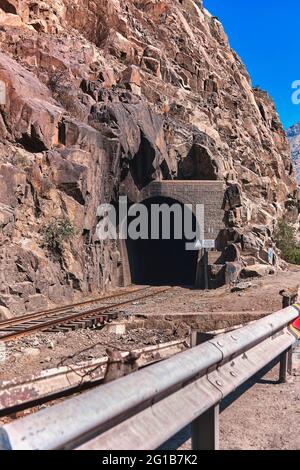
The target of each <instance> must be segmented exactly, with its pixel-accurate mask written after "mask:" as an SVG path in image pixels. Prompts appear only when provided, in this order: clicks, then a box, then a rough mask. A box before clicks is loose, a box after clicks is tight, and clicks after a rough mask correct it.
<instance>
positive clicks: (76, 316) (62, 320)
mask: <svg viewBox="0 0 300 470" xmlns="http://www.w3.org/2000/svg"><path fill="white" fill-rule="evenodd" d="M170 289H171V288H170V287H168V288H164V289H161V290H159V291H155V292H151V294H147V295H143V296H140V297H136V298H134V299H130V300H126V301H125V302H119V303H115V304H111V305H106V306H102V307H97V308H95V309H92V310H89V311H87V312H80V313H72V314H70V315H68V314H66V316H62V317H59V318H55V319H53V320H50V321H45V322H42V323H39V324H38V325H33V326H28V327H27V328H24V330H21V331H16V332H11V333H8V334H4V335H3V336H0V341H3V342H8V341H12V340H15V339H17V338H22V337H24V336H28V335H29V334H31V333H35V332H37V331H43V330H46V329H48V328H52V327H54V326H57V325H61V324H64V325H65V324H68V323H69V322H71V321H72V320H80V319H84V320H87V319H89V318H90V317H93V316H95V315H98V314H106V313H109V312H110V310H112V309H116V308H120V307H123V306H125V305H129V304H131V303H133V302H136V301H137V300H144V299H147V298H150V297H155V296H156V295H160V294H163V293H164V292H167V291H169V290H170Z"/></svg>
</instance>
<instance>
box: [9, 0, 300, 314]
mask: <svg viewBox="0 0 300 470" xmlns="http://www.w3.org/2000/svg"><path fill="white" fill-rule="evenodd" d="M0 23H1V28H0V46H1V54H0V209H1V212H0V305H1V306H3V307H4V308H8V309H10V311H11V312H13V313H14V314H22V313H24V312H25V311H26V310H29V309H37V308H41V307H43V306H45V305H46V303H47V302H49V303H55V302H57V303H61V302H63V301H66V302H67V301H68V302H70V301H71V300H72V299H73V298H74V296H76V294H78V295H79V296H82V294H87V293H95V292H98V291H100V290H103V289H109V288H110V287H112V286H115V285H116V284H117V282H119V281H120V280H122V279H123V280H124V278H125V277H126V273H125V274H124V272H125V271H126V268H125V267H124V266H125V265H124V259H125V258H126V256H125V255H124V252H123V251H122V249H121V247H120V246H117V244H116V243H115V242H114V241H109V242H105V243H104V242H103V243H102V242H101V243H100V242H99V241H97V240H96V226H97V222H98V220H97V207H98V206H99V204H101V203H103V202H111V201H114V200H115V198H116V197H117V195H118V194H119V192H120V187H122V188H126V190H127V193H128V194H130V195H135V196H136V195H138V194H139V192H140V191H141V190H142V189H143V188H144V187H145V186H146V185H147V184H148V183H150V182H152V181H155V180H157V181H161V180H170V179H184V180H199V181H203V180H213V181H216V180H220V181H224V183H226V184H227V188H228V190H227V192H226V197H225V201H224V210H225V212H226V214H225V217H224V220H225V222H226V224H227V227H226V229H227V230H226V233H224V234H223V238H224V241H226V240H227V241H228V243H234V244H235V246H236V247H238V248H237V249H238V251H240V250H241V260H239V261H238V266H233V267H234V268H235V269H234V270H233V271H234V272H231V270H230V268H231V265H230V263H234V262H235V260H229V259H228V260H226V262H227V263H228V265H227V277H231V276H233V277H234V279H235V278H236V277H238V275H239V271H240V267H241V265H240V264H239V263H244V264H245V265H249V266H251V265H256V264H258V263H265V265H266V263H267V256H266V254H267V253H268V247H269V246H270V243H271V242H272V234H273V231H274V228H275V227H276V223H277V221H278V220H279V219H280V218H282V217H283V216H286V217H288V218H289V219H290V220H291V221H293V222H295V223H296V222H297V219H298V216H299V194H298V190H297V183H296V180H295V175H294V172H293V169H292V165H291V160H290V152H289V147H288V143H287V139H286V136H285V133H284V131H283V128H282V126H281V123H280V121H279V118H278V115H277V113H276V109H275V106H274V103H273V102H272V100H271V99H270V97H269V96H268V94H267V93H265V92H263V91H262V90H260V89H253V88H252V84H251V81H250V78H249V76H248V74H247V71H246V69H245V67H244V65H243V64H242V62H241V60H240V59H239V57H238V56H237V55H236V54H235V53H234V52H233V51H232V50H231V48H230V46H229V44H228V40H227V37H226V34H225V33H224V30H223V28H222V25H221V24H220V22H219V21H218V20H217V19H216V18H215V17H213V16H212V15H211V14H209V13H208V12H207V11H206V10H205V9H204V8H203V5H202V2H201V1H199V0H198V1H197V2H194V1H192V0H184V1H182V0H181V1H179V0H164V1H162V0H161V1H157V0H133V1H122V2H121V1H119V0H95V1H93V2H86V1H83V0H78V1H76V2H74V1H71V0H53V1H51V2H50V1H48V0H45V1H38V0H37V1H35V2H31V1H29V0H28V1H27V0H22V1H19V0H3V1H1V0H0ZM1 84H2V85H1ZM1 86H2V88H1ZM4 89H5V93H4V92H3V90H4ZM64 217H67V218H68V219H69V220H70V222H71V223H72V225H73V226H74V235H73V236H72V237H71V238H70V239H68V240H65V241H64V243H63V246H62V247H61V251H60V253H59V254H57V253H56V254H53V253H51V252H50V251H49V249H47V247H45V243H44V238H43V231H42V228H44V227H47V226H49V224H51V223H52V222H53V220H58V219H60V218H64ZM274 259H278V258H277V256H275V257H274ZM216 266H219V265H216ZM216 269H217V268H216ZM220 269H221V271H223V268H222V264H221V265H220ZM261 270H263V271H267V269H266V268H260V271H261ZM215 274H216V276H217V275H218V273H215ZM222 275H223V274H222ZM124 276H125V277H124Z"/></svg>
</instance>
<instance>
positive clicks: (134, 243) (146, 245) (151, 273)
mask: <svg viewBox="0 0 300 470" xmlns="http://www.w3.org/2000/svg"><path fill="white" fill-rule="evenodd" d="M143 204H144V205H145V206H146V207H147V209H148V226H149V229H151V206H152V205H153V204H159V205H161V204H166V205H167V206H169V207H170V206H172V205H173V204H180V203H178V201H175V200H173V199H169V198H165V197H157V198H152V199H148V200H147V201H144V202H143ZM180 207H181V210H182V213H183V205H182V204H180ZM130 220H131V219H129V223H130ZM170 222H171V223H170V226H171V227H170V235H171V236H170V239H168V240H165V239H163V237H162V227H160V232H159V239H157V240H154V239H151V238H150V239H147V240H144V239H138V240H132V239H130V238H128V240H127V251H128V258H129V264H130V270H131V278H132V282H133V283H134V284H141V285H144V284H147V285H174V286H175V285H185V286H193V285H194V284H195V279H196V270H197V258H198V252H197V251H187V250H186V242H187V241H189V240H187V239H186V238H185V237H184V231H183V237H182V238H181V239H176V238H175V236H174V215H173V214H172V213H171V217H170ZM195 224H196V219H195V217H194V216H193V227H194V228H195ZM182 228H183V221H182ZM149 231H150V230H149Z"/></svg>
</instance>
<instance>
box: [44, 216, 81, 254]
mask: <svg viewBox="0 0 300 470" xmlns="http://www.w3.org/2000/svg"><path fill="white" fill-rule="evenodd" d="M42 233H43V242H44V245H45V246H46V247H47V248H48V250H50V251H52V252H53V253H61V251H62V247H63V242H65V241H68V240H70V239H71V238H72V237H73V236H74V235H75V229H74V227H73V225H72V223H71V222H70V220H69V219H68V218H67V217H64V218H62V219H58V220H55V221H53V222H51V223H50V224H48V225H46V227H45V228H44V229H43V230H42Z"/></svg>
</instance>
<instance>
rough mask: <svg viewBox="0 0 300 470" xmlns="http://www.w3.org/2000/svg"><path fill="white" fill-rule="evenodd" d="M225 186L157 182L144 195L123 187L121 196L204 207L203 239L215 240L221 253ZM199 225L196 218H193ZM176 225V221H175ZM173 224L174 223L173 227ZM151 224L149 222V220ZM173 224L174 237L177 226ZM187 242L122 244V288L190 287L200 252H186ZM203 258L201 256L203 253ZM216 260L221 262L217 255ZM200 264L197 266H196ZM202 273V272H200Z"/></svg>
mask: <svg viewBox="0 0 300 470" xmlns="http://www.w3.org/2000/svg"><path fill="white" fill-rule="evenodd" d="M224 191H225V188H224V183H223V182H221V181H186V180H185V181H179V180H177V181H154V182H152V183H150V184H149V185H147V186H146V187H145V188H143V189H142V190H141V191H138V192H135V191H133V192H132V191H131V190H130V188H126V187H123V188H122V191H121V194H122V195H126V196H127V197H128V200H129V201H131V203H132V204H133V203H145V204H146V205H148V207H149V205H151V204H163V203H165V204H167V205H168V206H169V207H170V205H173V204H174V203H177V204H180V206H181V207H183V206H184V205H185V204H189V205H192V207H193V208H195V206H196V205H197V204H202V205H203V206H204V212H205V213H204V239H213V240H216V250H217V251H219V250H221V251H222V246H220V244H219V243H218V242H217V240H218V239H219V235H220V233H222V230H223V229H224V228H225V226H224V209H223V202H224ZM193 220H194V224H196V217H194V219H193ZM173 222H174V221H173ZM173 222H172V223H173ZM148 223H149V220H148ZM172 223H171V235H172V230H174V223H173V225H172ZM186 241H187V240H186V239H185V238H184V237H182V238H181V239H180V240H176V239H175V238H174V237H172V236H171V237H170V239H169V240H164V239H162V237H159V238H158V239H157V240H127V241H126V243H125V241H122V243H121V258H122V274H121V278H120V279H121V285H124V286H128V285H130V284H131V283H134V284H150V285H152V284H153V285H156V284H157V285H161V284H164V285H166V284H167V285H189V286H193V285H195V283H196V279H197V283H198V280H199V272H198V273H197V267H198V268H199V269H201V263H200V267H199V262H198V257H199V252H197V251H186V249H185V248H186ZM200 255H201V253H200ZM216 258H218V256H217V254H216ZM197 262H198V266H197ZM198 271H199V270H198Z"/></svg>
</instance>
